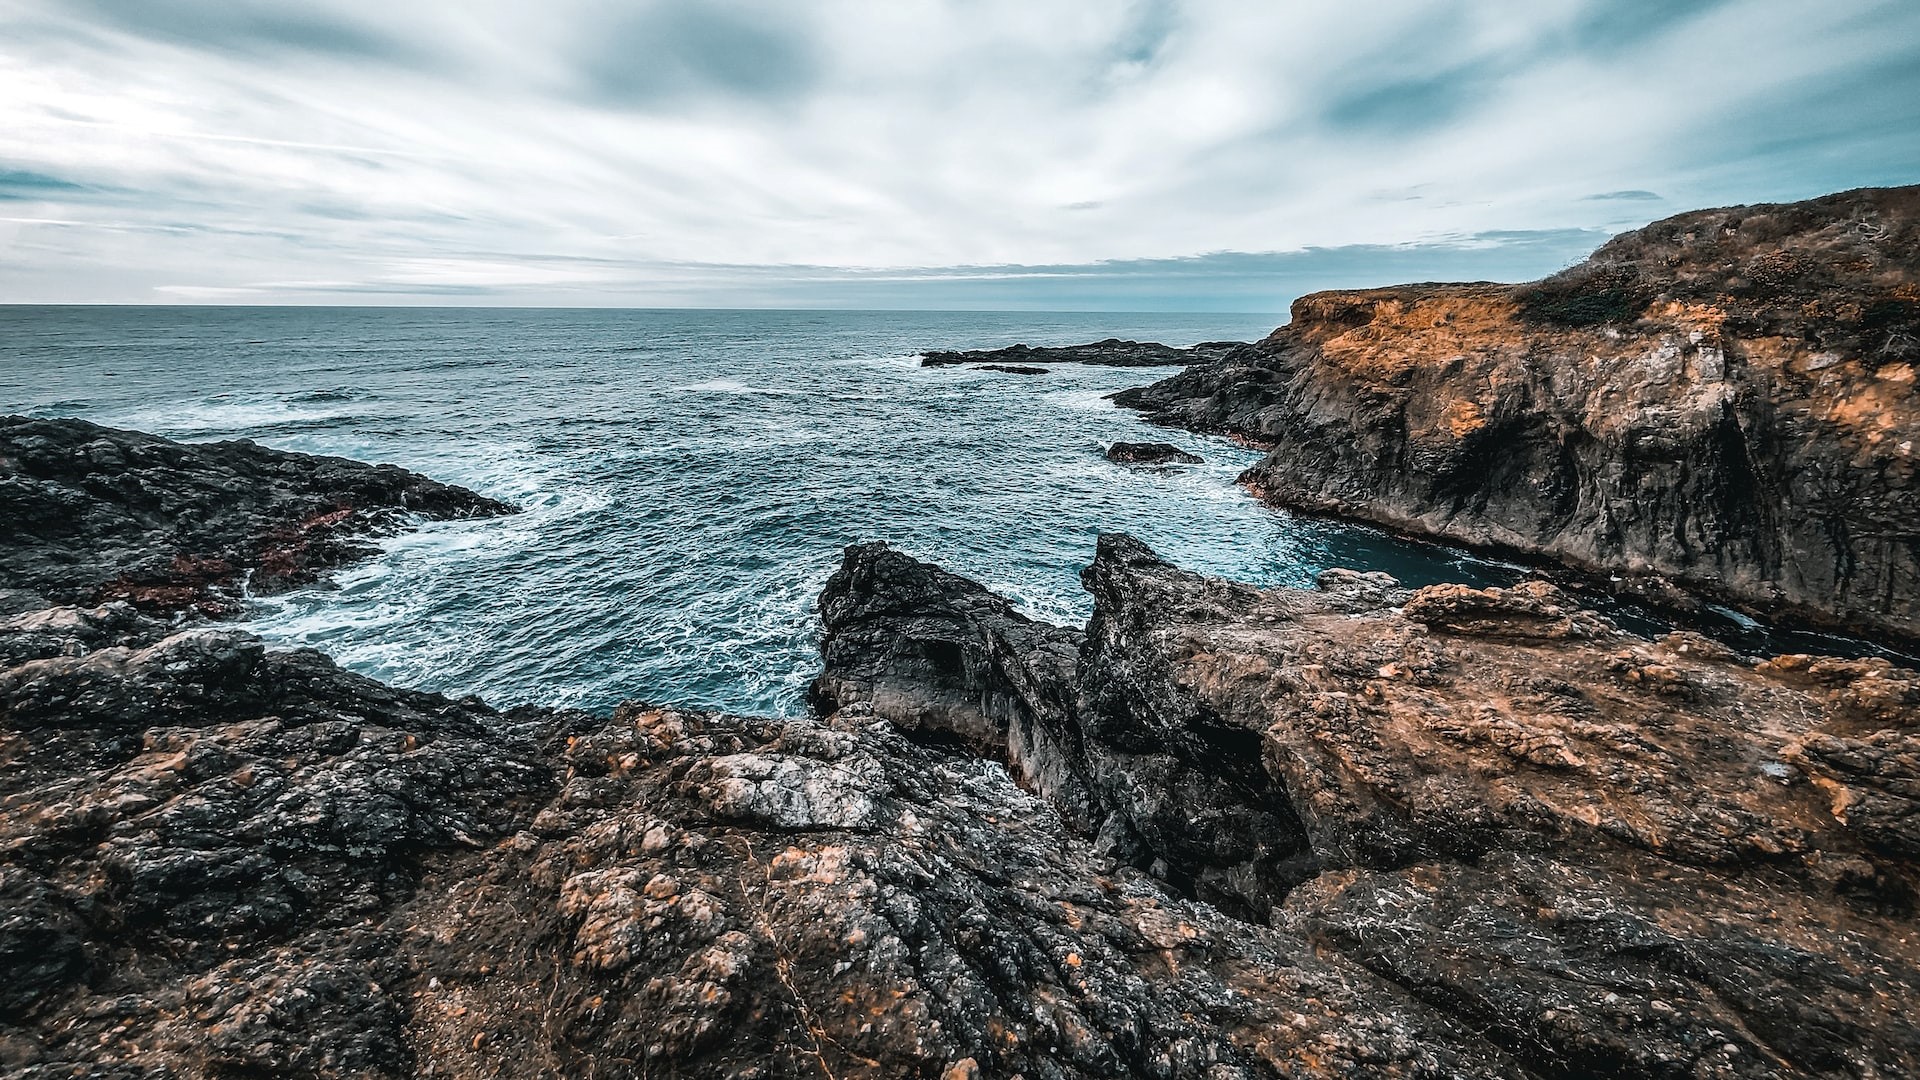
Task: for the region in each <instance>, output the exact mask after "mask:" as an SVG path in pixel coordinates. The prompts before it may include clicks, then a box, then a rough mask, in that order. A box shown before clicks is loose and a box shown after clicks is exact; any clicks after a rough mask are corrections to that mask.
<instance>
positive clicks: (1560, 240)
mask: <svg viewBox="0 0 1920 1080" xmlns="http://www.w3.org/2000/svg"><path fill="white" fill-rule="evenodd" d="M1917 103H1920V3H1914V2H1913V0H1511V2H1510V0H1458V2H1447V0H1421V2H1393V0H1292V2H1280V0H1111V2H1108V0H807V2H798V0H772V2H761V0H542V2H540V3H529V2H524V0H300V2H294V0H0V302H67V301H79V302H103V301H104V302H132V303H310V302H320V303H442V304H582V305H598V304H618V305H635V306H836V307H985V308H1004V307H1037V308H1072V309H1133V310H1166V309H1187V308H1204V309H1215V310H1240V311H1278V310H1283V309H1284V307H1285V305H1286V303H1287V302H1288V301H1289V300H1290V299H1291V298H1292V297H1293V296H1294V295H1297V294H1298V293H1300V292H1303V291H1307V290H1309V289H1312V288H1319V287H1326V286H1334V285H1352V284H1364V283H1385V282H1390V281H1395V280H1404V279H1431V278H1452V277H1464V278H1495V279H1508V280H1518V279H1524V278H1528V277H1533V276H1537V275H1540V274H1543V273H1547V272H1551V271H1552V270H1555V269H1558V268H1559V267H1561V266H1563V265H1566V264H1567V263H1568V262H1571V261H1573V260H1575V259H1577V258H1578V257H1579V256H1580V255H1582V254H1584V252H1585V251H1587V250H1589V249H1591V248H1592V247H1593V246H1595V245H1596V244H1597V243H1598V242H1599V241H1600V240H1601V239H1603V238H1604V237H1605V235H1606V234H1607V233H1609V232H1611V231H1614V230H1617V229H1619V228H1622V227H1626V226H1631V225H1636V224H1640V223H1644V222H1645V221H1648V220H1651V219H1653V218H1656V217H1660V216H1663V215H1665V214H1669V213H1673V212H1677V211H1680V210H1684V209H1690V208H1693V207H1697V206H1709V205H1724V204H1728V203H1736V202H1754V201H1765V200H1780V199H1793V198H1802V197H1806V196H1810V195H1815V194H1820V193H1823V192H1826V191H1831V190H1837V189H1841V188H1847V187H1857V186H1862V185H1869V184H1896V183H1910V182H1916V181H1920V104H1917Z"/></svg>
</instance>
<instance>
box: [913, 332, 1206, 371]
mask: <svg viewBox="0 0 1920 1080" xmlns="http://www.w3.org/2000/svg"><path fill="white" fill-rule="evenodd" d="M1242 346H1243V343H1242V342H1238V341H1204V342H1201V343H1200V344H1198V345H1193V346H1190V347H1188V348H1185V349H1180V348H1175V347H1174V346H1172V345H1162V344H1160V343H1159V342H1157V341H1126V340H1123V339H1121V338H1107V339H1106V340H1104V341H1096V342H1093V343H1091V344H1088V345H1040V346H1033V345H1009V346H1007V347H1006V348H1004V349H973V350H970V351H967V352H949V351H943V350H937V349H936V350H930V351H928V352H926V353H923V354H921V359H920V365H921V366H922V367H952V366H955V365H959V364H982V365H1001V367H1000V368H996V370H1003V369H1004V368H1005V367H1027V368H1031V367H1032V366H1033V365H1035V364H1094V365H1098V366H1101V367H1171V366H1179V365H1183V364H1197V363H1200V362H1202V361H1206V360H1213V359H1217V358H1219V357H1221V356H1224V355H1226V354H1227V353H1229V352H1232V351H1233V350H1235V349H1238V348H1241V347H1242ZM1020 374H1029V372H1020Z"/></svg>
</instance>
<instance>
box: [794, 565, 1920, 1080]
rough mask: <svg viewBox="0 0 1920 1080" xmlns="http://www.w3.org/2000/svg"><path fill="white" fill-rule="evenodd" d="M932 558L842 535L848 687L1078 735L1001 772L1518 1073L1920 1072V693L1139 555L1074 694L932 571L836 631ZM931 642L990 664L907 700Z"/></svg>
mask: <svg viewBox="0 0 1920 1080" xmlns="http://www.w3.org/2000/svg"><path fill="white" fill-rule="evenodd" d="M917 565H918V564H915V563H914V562H913V560H910V559H907V558H906V557H905V556H902V555H899V554H898V553H895V552H891V551H888V550H886V549H884V548H881V547H878V546H867V547H862V548H855V549H850V550H849V552H848V555H847V560H846V563H845V565H844V566H843V567H842V570H841V572H840V573H839V574H838V575H836V577H835V579H834V581H833V582H832V583H831V584H830V585H829V586H828V592H827V603H826V604H825V605H824V607H825V610H826V612H827V622H828V641H829V649H828V670H827V673H826V675H824V676H823V681H824V682H827V683H830V684H831V685H833V686H834V687H835V692H836V694H837V695H838V697H839V699H840V700H842V701H845V700H850V699H855V698H858V697H859V696H860V686H861V684H862V683H863V682H866V683H868V685H871V686H873V687H874V688H875V689H876V691H877V690H878V689H879V688H880V687H884V690H885V693H884V695H882V694H879V693H877V692H876V693H874V694H871V695H869V696H870V697H872V699H873V700H875V701H876V702H878V701H880V699H881V698H882V697H884V702H885V704H884V711H885V715H888V716H889V717H892V718H894V719H895V720H896V722H898V723H900V724H901V725H902V726H903V727H906V728H908V729H917V730H921V731H925V730H928V729H930V728H931V729H938V727H939V726H940V725H941V724H942V723H944V722H945V719H944V718H946V717H951V716H955V715H961V714H965V713H967V709H966V708H965V705H966V703H967V701H968V700H970V701H971V703H972V705H973V709H974V711H975V712H976V713H979V714H988V713H994V714H1003V715H1008V716H1014V717H1032V718H1035V722H1037V723H1038V724H1039V725H1040V726H1041V727H1043V728H1046V727H1048V726H1050V725H1058V730H1057V731H1055V732H1053V733H1052V737H1051V738H1048V739H1043V740H1035V739H1033V738H1031V737H1026V736H1021V735H1018V734H1016V733H1017V732H1018V731H1019V727H1018V725H1012V726H1009V728H1008V729H1007V730H1008V732H1009V735H1010V739H1009V744H1008V747H1007V749H1006V750H1005V754H1006V757H1007V758H1008V760H1010V761H1011V762H1012V763H1013V768H1014V769H1015V771H1016V773H1017V774H1020V775H1027V776H1030V777H1031V776H1036V775H1037V776H1039V777H1041V778H1042V779H1043V780H1044V779H1045V778H1047V777H1052V776H1063V775H1065V776H1075V777H1079V778H1083V781H1084V787H1083V788H1082V789H1078V790H1070V794H1073V795H1078V794H1080V793H1082V792H1084V795H1085V799H1086V801H1085V802H1084V803H1078V804H1073V806H1072V809H1073V812H1074V815H1075V816H1078V817H1084V818H1086V819H1088V820H1089V822H1090V825H1089V827H1090V828H1092V829H1093V830H1095V831H1096V835H1097V837H1098V839H1097V846H1098V848H1099V849H1100V850H1101V851H1103V852H1105V853H1107V854H1108V855H1110V856H1112V857H1114V858H1116V859H1117V860H1119V861H1121V862H1123V863H1130V864H1132V865H1136V866H1139V867H1143V868H1146V869H1148V870H1149V871H1150V872H1151V873H1152V874H1153V875H1154V876H1155V877H1156V878H1157V879H1159V880H1161V881H1164V882H1167V883H1168V885H1169V886H1170V887H1171V888H1173V889H1175V890H1177V891H1179V892H1182V893H1184V894H1187V895H1191V896H1194V897H1196V898H1199V899H1202V900H1205V901H1208V902H1209V904H1210V905H1211V906H1213V907H1215V908H1217V909H1218V910H1221V911H1224V912H1230V913H1234V914H1237V915H1238V916H1239V917H1240V918H1242V919H1244V920H1246V921H1247V922H1248V923H1249V924H1250V925H1252V924H1259V925H1263V926H1268V927H1272V928H1274V929H1276V930H1281V931H1284V932H1286V933H1290V934H1296V935H1299V936H1300V937H1301V938H1303V939H1304V940H1306V941H1309V942H1311V943H1312V944H1313V947H1314V949H1315V950H1316V951H1317V952H1318V953H1319V955H1322V956H1327V957H1338V958H1341V959H1343V960H1345V961H1348V962H1352V963H1355V964H1357V965H1359V966H1361V967H1363V968H1365V969H1366V970H1368V971H1369V972H1371V973H1372V974H1374V975H1376V976H1377V977H1379V978H1381V979H1382V980H1383V981H1384V982H1386V983H1388V984H1391V985H1393V986H1396V987H1400V988H1402V989H1403V990H1404V991H1405V992H1407V993H1408V994H1409V995H1410V996H1411V997H1412V998H1414V999H1415V1000H1418V1001H1420V1002H1422V1003H1424V1004H1425V1005H1427V1006H1428V1007H1431V1008H1433V1009H1435V1010H1437V1011H1438V1012H1440V1013H1441V1014H1443V1015H1446V1016H1448V1017H1450V1018H1452V1019H1454V1020H1456V1021H1458V1022H1460V1023H1462V1024H1463V1025H1465V1026H1466V1027H1468V1028H1469V1029H1471V1030H1473V1031H1475V1032H1476V1033H1478V1035H1479V1036H1480V1037H1482V1038H1484V1039H1485V1040H1486V1041H1487V1042H1488V1043H1489V1044H1491V1045H1493V1046H1495V1047H1498V1048H1499V1049H1500V1050H1502V1051H1503V1052H1505V1053H1507V1054H1510V1055H1511V1056H1512V1057H1513V1059H1514V1060H1515V1062H1516V1063H1517V1065H1518V1067H1519V1068H1521V1069H1522V1070H1523V1071H1524V1072H1525V1073H1527V1074H1528V1075H1532V1076H1542V1077H1546V1076H1592V1075H1600V1076H1786V1075H1810V1074H1811V1075H1845V1076H1875V1075H1904V1074H1907V1073H1910V1072H1912V1071H1914V1070H1915V1069H1916V1068H1920V1028H1917V1027H1916V1026H1915V1025H1914V1022H1913V1019H1912V1017H1910V1016H1908V1015H1906V1011H1905V1009H1904V1006H1902V1005H1898V1004H1895V1002H1902V1001H1905V1000H1907V999H1908V998H1910V997H1911V996H1912V995H1913V994H1915V993H1916V992H1920V945H1916V942H1915V939H1914V937H1913V935H1912V933H1911V925H1912V923H1911V920H1912V916H1913V911H1914V903H1915V890H1916V887H1917V886H1920V875H1916V865H1915V861H1914V860H1915V859H1916V857H1920V832H1916V831H1915V829H1914V823H1915V821H1917V820H1920V802H1916V801H1915V798H1914V796H1915V790H1916V789H1915V788H1914V784H1915V782H1916V780H1920V769H1917V768H1916V764H1917V763H1920V742H1917V741H1916V731H1920V676H1916V675H1915V674H1914V673H1913V672H1910V671H1906V670H1903V669H1900V668H1896V667H1894V666H1892V665H1890V664H1888V663H1886V662H1885V661H1878V660H1873V661H1842V660H1830V659H1820V658H1811V657H1782V658H1778V659H1775V660H1771V661H1768V662H1765V663H1755V662H1753V661H1751V660H1746V659H1743V658H1741V657H1738V656H1735V655H1733V654H1732V653H1730V652H1728V651H1727V650H1726V649H1725V648H1724V647H1722V646H1719V645H1717V644H1715V643H1713V642H1711V641H1708V640H1707V639H1704V638H1700V637H1698V636H1695V635H1689V634H1675V635H1671V636H1669V637H1667V638H1665V639H1662V640H1660V641H1647V640H1644V639H1639V638H1634V637H1632V636H1629V635H1626V634H1623V633H1621V632H1620V631H1618V630H1617V629H1615V628H1614V627H1613V626H1612V625H1611V624H1610V623H1608V622H1607V621H1606V620H1605V619H1604V618H1602V617H1600V616H1599V615H1596V614H1594V613H1592V612H1590V611H1584V610H1582V609H1580V608H1579V607H1578V606H1577V604H1575V603H1574V602H1573V601H1572V600H1571V599H1570V598H1569V597H1568V596H1566V595H1565V594H1563V593H1561V592H1559V591H1558V590H1557V589H1555V588H1554V587H1553V586H1551V585H1548V584H1546V583H1544V582H1538V581H1534V582H1528V583H1525V584H1523V585H1520V586H1517V587H1515V588H1512V589H1505V590H1499V589H1495V590H1484V591H1481V590H1474V589H1469V588H1466V587H1463V586H1452V585H1441V586H1432V587H1429V588H1425V589H1421V590H1418V591H1409V590H1406V589H1402V588H1399V587H1398V586H1397V585H1396V584H1395V583H1394V582H1393V580H1392V579H1391V578H1387V577H1385V576H1384V575H1379V574H1358V573H1353V572H1350V571H1330V572H1328V574H1326V575H1325V576H1324V577H1323V579H1322V582H1321V586H1320V588H1319V589H1318V590H1316V591H1301V590H1292V589H1273V590H1258V589H1252V588H1248V587H1246V586H1243V585H1237V584H1235V583H1232V582H1227V581H1222V580H1219V579H1214V578H1207V577H1204V576H1201V575H1197V574H1192V573H1188V572H1186V571H1182V570H1179V569H1177V568H1175V567H1172V566H1169V565H1167V564H1166V563H1164V562H1162V561H1160V560H1159V559H1158V558H1157V557H1155V556H1154V554H1153V553H1152V552H1151V551H1149V550H1147V549H1146V548H1145V547H1144V546H1143V545H1141V544H1139V543H1138V542H1137V541H1134V540H1131V539H1130V538H1127V537H1124V536H1109V537H1104V538H1102V540H1101V543H1100V548H1099V552H1098V554H1097V556H1096V558H1095V560H1094V562H1093V565H1092V566H1091V567H1089V568H1088V570H1087V571H1086V574H1085V581H1086V584H1087V587H1088V589H1089V590H1090V591H1091V592H1092V593H1093V595H1094V598H1095V612H1094V615H1093V618H1092V620H1091V622H1090V623H1089V624H1088V627H1087V630H1086V635H1085V637H1084V639H1083V641H1082V646H1081V651H1080V654H1079V658H1078V661H1077V663H1076V665H1075V668H1074V671H1073V672H1072V674H1071V675H1068V674H1066V673H1065V672H1064V671H1063V670H1062V669H1061V668H1060V667H1059V666H1058V665H1057V664H1054V663H1052V662H1051V661H1045V660H1038V659H1036V660H1034V661H1033V662H1030V663H1029V664H1028V665H1027V666H1025V667H1022V666H1020V654H1019V650H1018V648H1017V647H1015V648H1011V649H1010V648H1009V647H1010V646H1011V645H1012V643H1013V642H1014V641H1015V640H1016V639H1015V638H1014V637H1013V636H1010V635H1009V632H1008V628H1009V622H1008V619H1009V617H1011V616H1012V613H1011V612H1010V611H1006V610H1002V611H1001V612H999V613H993V612H990V611H988V609H987V607H986V605H985V604H984V602H983V599H982V595H983V594H982V593H981V592H980V591H979V590H978V587H977V586H972V585H971V584H965V585H963V586H959V587H954V588H953V589H952V592H951V594H950V595H951V603H950V604H947V605H943V604H941V603H939V602H938V601H937V598H936V597H935V595H934V594H933V592H932V591H931V587H932V586H934V585H935V584H937V583H941V582H947V583H949V584H951V580H950V578H951V576H950V575H941V574H939V572H937V571H934V570H933V569H932V568H930V567H922V568H920V570H919V571H917V573H918V580H919V581H920V582H921V584H922V587H921V588H920V589H918V590H917V591H918V592H919V593H920V594H921V600H920V601H919V603H917V604H916V605H915V607H914V609H913V615H912V617H911V618H907V619H900V618H893V617H890V616H887V615H885V614H869V615H867V616H864V617H861V618H859V619H858V620H857V622H845V621H841V620H840V619H838V618H837V617H836V614H835V613H836V612H839V613H850V612H855V611H859V610H861V607H860V604H859V603H858V602H857V600H858V597H859V595H860V594H861V593H862V592H863V590H865V589H867V588H869V587H870V586H871V585H872V584H873V583H876V582H901V581H905V580H910V579H913V578H914V577H915V575H916V570H915V567H916V566H917ZM867 610H868V611H869V612H879V611H880V608H878V607H875V608H869V609H867ZM963 612H964V614H962V613H963ZM1016 625H1017V624H1016ZM934 627H937V628H938V632H937V633H936V634H934V635H932V636H929V634H928V631H929V629H930V628H934ZM889 630H891V633H890V634H889ZM854 637H858V638H859V640H861V641H863V642H864V643H865V648H863V650H862V652H861V658H860V666H857V667H847V666H843V664H841V663H840V662H839V661H838V660H837V656H838V655H839V653H838V652H837V651H836V650H842V651H843V650H844V649H845V648H846V643H847V642H849V641H851V640H853V638H854ZM930 652H944V653H947V654H950V655H955V656H972V657H985V656H990V655H991V656H996V657H1000V659H997V660H996V661H995V663H993V664H991V665H987V664H961V665H958V666H957V667H956V668H955V669H954V670H955V671H956V672H964V674H961V675H956V676H954V677H943V678H941V679H939V680H938V681H937V682H934V683H931V684H930V685H929V686H928V687H927V690H926V692H925V693H924V694H923V695H922V696H921V700H922V701H924V702H925V703H926V704H925V707H924V708H920V709H916V707H915V700H916V696H915V694H914V693H913V692H912V688H911V684H912V680H913V678H914V673H915V671H916V670H920V669H919V668H918V667H917V665H918V658H919V657H923V656H925V655H928V654H929V653H930ZM1053 678H1057V679H1059V680H1061V681H1059V682H1050V681H1049V680H1050V679H1053ZM1036 686H1038V688H1039V691H1038V692H1039V699H1038V700H1036V699H1035V693H1036ZM1059 702H1071V703H1072V704H1071V705H1070V706H1069V707H1067V708H1065V709H1064V710H1063V709H1061V708H1059V707H1058V704H1057V703H1059ZM969 730H970V731H974V730H978V729H977V728H974V727H970V728H969ZM1035 745H1043V746H1046V747H1050V748H1051V751H1050V753H1051V754H1053V755H1064V759H1060V758H1057V757H1055V758H1051V759H1049V758H1047V757H1044V756H1043V757H1042V759H1040V760H1036V759H1035V755H1034V752H1033V747H1034V746H1035ZM1038 786H1042V787H1044V786H1045V785H1044V784H1042V785H1038ZM1056 797H1058V796H1056ZM1250 932H1251V931H1250Z"/></svg>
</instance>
